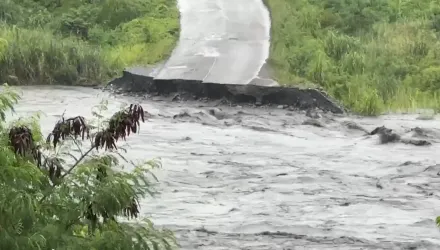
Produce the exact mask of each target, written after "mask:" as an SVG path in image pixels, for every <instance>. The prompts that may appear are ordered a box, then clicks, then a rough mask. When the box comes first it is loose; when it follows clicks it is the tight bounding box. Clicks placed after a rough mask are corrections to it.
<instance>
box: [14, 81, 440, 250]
mask: <svg viewBox="0 0 440 250" xmlns="http://www.w3.org/2000/svg"><path fill="white" fill-rule="evenodd" d="M20 91H21V92H22V99H21V101H20V103H19V105H17V107H16V114H15V115H14V117H18V116H24V115H27V114H31V113H34V112H37V111H41V112H43V113H44V115H43V116H42V117H41V125H42V128H43V132H44V134H48V133H49V132H50V130H51V129H52V127H53V125H54V123H55V122H56V121H57V120H58V119H59V117H60V115H61V114H62V113H63V112H64V110H66V115H67V116H71V115H72V116H73V115H75V116H76V115H83V116H85V117H90V116H91V107H92V106H94V105H96V104H98V103H99V102H100V101H101V100H102V99H103V98H105V99H107V100H108V101H109V106H108V107H109V110H108V115H110V114H112V113H114V112H115V111H117V110H118V109H119V108H120V106H121V104H122V103H132V102H139V103H141V105H142V106H143V107H144V109H145V110H146V111H148V112H149V113H150V114H151V117H150V118H149V119H148V121H147V122H146V123H145V124H142V126H141V130H140V134H139V135H137V136H133V137H130V138H128V139H127V143H128V145H129V147H130V149H129V150H128V153H127V157H128V158H130V159H132V160H144V159H151V158H157V157H160V158H161V159H162V164H163V168H162V169H159V170H156V172H155V174H156V175H157V177H158V178H159V180H160V184H159V187H158V189H159V191H160V193H159V194H158V195H157V196H156V197H155V198H152V199H151V198H149V199H146V200H145V201H144V202H143V203H142V209H143V214H144V216H147V217H150V218H151V219H152V220H153V222H154V223H155V224H156V225H158V226H164V227H167V228H170V229H172V230H174V232H175V233H176V236H177V238H178V241H179V243H180V245H181V249H185V250H193V249H206V250H220V249H224V250H235V249H252V250H263V249H264V250H266V249H267V250H277V249H286V250H287V249H440V232H439V230H438V229H437V228H436V225H435V221H434V220H435V217H436V216H437V215H440V197H439V195H440V192H439V187H440V154H439V153H438V152H439V149H440V147H439V144H438V140H439V139H440V123H439V122H438V119H419V115H417V114H412V115H386V116H381V117H378V118H364V117H356V116H335V115H331V114H315V115H316V117H315V118H313V119H312V118H310V117H309V116H306V115H305V112H300V111H293V110H292V111H291V110H289V109H284V108H280V107H250V106H249V107H248V106H246V105H243V106H236V107H230V106H228V105H216V103H215V102H171V101H169V100H168V99H164V98H163V99H162V100H161V98H159V97H154V98H145V97H136V98H135V97H124V96H113V95H110V94H109V93H104V92H101V91H100V90H95V89H89V88H77V87H76V88H68V87H56V88H55V87H23V88H20ZM311 120H313V122H311ZM382 125H385V126H386V127H388V128H391V129H393V131H395V132H396V133H398V134H400V135H401V136H402V137H406V138H415V137H417V138H420V137H423V138H424V139H426V140H428V141H430V142H432V145H430V146H414V145H408V144H404V143H400V142H396V143H387V144H381V143H379V139H378V136H377V135H368V134H366V133H365V131H362V130H361V129H359V128H360V127H363V128H365V129H366V131H371V130H373V129H374V128H376V127H378V126H382ZM414 128H418V130H417V129H416V130H414ZM411 129H412V130H411ZM417 131H418V132H417ZM416 132H417V133H416ZM437 164H439V165H437Z"/></svg>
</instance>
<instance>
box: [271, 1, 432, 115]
mask: <svg viewBox="0 0 440 250" xmlns="http://www.w3.org/2000/svg"><path fill="white" fill-rule="evenodd" d="M265 2H266V3H267V5H268V6H269V8H270V10H271V12H272V44H271V55H270V64H271V65H272V68H273V69H274V73H275V75H276V78H277V80H278V81H279V82H280V83H283V84H290V85H313V84H317V85H320V86H322V87H324V88H325V89H326V90H327V91H328V92H329V93H330V94H331V95H332V96H334V97H336V98H337V99H339V100H341V101H342V102H343V104H345V106H347V107H348V108H351V109H352V110H354V111H356V112H359V113H362V114H368V115H375V114H379V113H381V112H383V111H388V110H393V111H398V110H400V111H410V110H413V109H415V108H434V109H435V110H438V109H439V107H440V98H439V93H440V92H439V90H440V64H439V62H440V53H439V51H440V40H439V38H440V36H439V32H440V5H438V2H437V1H433V0H418V1H415V0H407V1H401V0H389V1H383V0H371V1H370V0H368V1H365V0H355V1H346V0H320V1H318V0H265Z"/></svg>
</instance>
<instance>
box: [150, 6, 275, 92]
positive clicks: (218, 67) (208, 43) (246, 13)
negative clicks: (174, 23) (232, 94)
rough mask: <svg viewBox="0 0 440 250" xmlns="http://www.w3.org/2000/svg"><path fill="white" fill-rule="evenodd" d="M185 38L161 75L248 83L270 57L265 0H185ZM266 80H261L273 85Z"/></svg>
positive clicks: (173, 77)
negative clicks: (263, 0)
mask: <svg viewBox="0 0 440 250" xmlns="http://www.w3.org/2000/svg"><path fill="white" fill-rule="evenodd" d="M178 3H179V9H180V16H181V20H180V27H181V31H180V39H179V42H178V45H177V47H176V48H175V49H174V51H173V53H172V55H171V57H170V58H169V59H168V61H167V62H166V63H165V65H164V67H163V68H162V69H161V70H160V71H158V73H157V72H156V73H154V74H157V75H156V79H185V80H200V81H204V82H210V83H225V84H248V83H250V82H251V81H252V80H253V79H254V78H256V77H257V75H258V74H259V72H260V69H261V68H262V66H263V64H264V63H265V60H266V59H267V58H268V56H269V44H270V43H269V39H270V37H269V36H270V17H269V12H268V10H267V9H266V7H265V6H264V4H263V2H262V0H179V1H178ZM272 83H273V82H272V81H262V82H261V84H272Z"/></svg>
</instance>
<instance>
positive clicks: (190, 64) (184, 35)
mask: <svg viewBox="0 0 440 250" xmlns="http://www.w3.org/2000/svg"><path fill="white" fill-rule="evenodd" d="M178 5H179V10H180V29H181V31H180V38H179V41H178V43H177V46H176V48H175V49H174V50H173V52H172V54H171V56H170V57H169V59H167V60H166V61H165V62H164V63H162V64H160V65H156V66H155V67H152V68H149V67H132V68H128V69H126V70H124V72H123V76H122V77H120V78H117V79H115V80H113V81H111V82H110V83H109V85H108V86H109V87H110V88H111V89H117V90H118V91H122V92H124V91H127V92H147V93H151V92H154V93H159V94H162V95H164V94H165V95H166V94H170V93H182V92H184V93H190V94H191V95H192V96H194V97H196V98H199V97H203V98H204V97H207V98H210V99H221V98H227V99H231V100H232V101H234V102H237V101H239V102H243V101H244V102H254V103H263V104H265V103H271V104H279V105H289V106H296V107H299V108H303V109H307V108H310V107H319V108H322V109H324V110H328V111H331V112H335V113H342V112H343V109H342V108H341V107H340V106H339V105H337V104H336V103H335V102H334V101H333V100H330V99H329V97H328V96H327V95H326V94H325V93H322V92H321V91H319V90H316V89H299V88H283V87H280V86H278V83H277V82H275V81H274V80H272V79H271V78H270V74H269V70H268V67H267V65H266V59H267V58H268V56H269V47H270V14H269V11H268V9H267V8H266V6H265V5H264V4H263V1H262V0H179V1H178Z"/></svg>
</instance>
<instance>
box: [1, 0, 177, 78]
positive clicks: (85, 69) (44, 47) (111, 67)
mask: <svg viewBox="0 0 440 250" xmlns="http://www.w3.org/2000/svg"><path fill="white" fill-rule="evenodd" d="M178 33H179V12H178V9H177V6H176V0H2V1H0V82H2V83H3V82H8V83H10V84H96V83H102V82H103V81H105V80H108V79H109V78H111V77H113V76H115V75H117V74H119V73H120V71H121V70H122V69H123V68H124V67H126V66H130V65H139V64H141V65H147V64H154V63H156V62H158V61H161V60H163V59H165V58H166V57H167V56H168V55H169V54H170V53H171V51H172V49H173V47H174V44H175V42H176V40H177V38H178Z"/></svg>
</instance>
